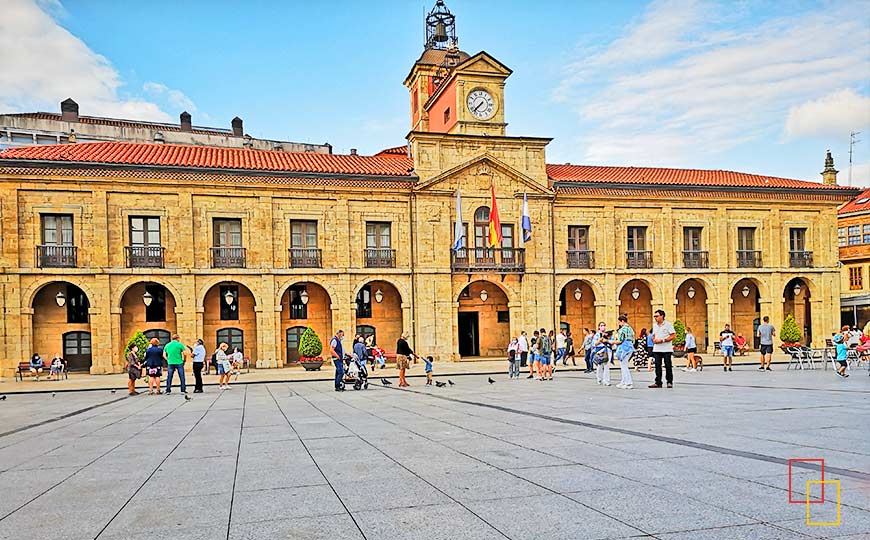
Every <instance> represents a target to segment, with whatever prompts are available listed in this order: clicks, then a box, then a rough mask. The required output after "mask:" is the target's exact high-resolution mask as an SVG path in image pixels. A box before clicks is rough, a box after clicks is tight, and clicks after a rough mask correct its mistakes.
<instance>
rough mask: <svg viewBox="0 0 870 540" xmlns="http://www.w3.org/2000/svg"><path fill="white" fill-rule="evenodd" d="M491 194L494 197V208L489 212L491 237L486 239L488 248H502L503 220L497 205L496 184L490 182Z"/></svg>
mask: <svg viewBox="0 0 870 540" xmlns="http://www.w3.org/2000/svg"><path fill="white" fill-rule="evenodd" d="M489 188H490V192H491V195H492V208H490V210H489V235H488V236H487V239H486V247H489V248H498V247H501V240H502V236H501V220H500V219H499V218H498V206H497V205H496V204H495V184H494V183H492V182H490V184H489Z"/></svg>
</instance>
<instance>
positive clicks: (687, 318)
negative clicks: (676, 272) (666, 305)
mask: <svg viewBox="0 0 870 540" xmlns="http://www.w3.org/2000/svg"><path fill="white" fill-rule="evenodd" d="M709 286H710V284H709V282H708V281H707V280H705V279H700V278H695V277H687V278H686V279H684V280H682V281H681V282H680V283H679V284H678V285H677V288H676V290H675V292H674V294H675V297H674V298H675V301H676V305H675V306H674V315H673V320H675V321H676V320H677V319H679V320H680V321H681V322H682V323H683V324H684V325H686V328H687V329H688V328H691V329H692V334H693V335H694V336H695V342H696V343H697V347H698V349H699V350H704V349H706V347H707V346H708V344H709V340H710V335H711V332H713V329H712V328H710V317H709V312H710V310H709V307H708V305H707V301H708V300H709V299H710V298H711V296H712V294H711V291H710V289H709V288H708V287H709ZM691 289H694V290H693V291H691V295H692V296H691V298H690V297H689V294H690V290H691ZM713 294H715V291H714V292H713ZM713 297H714V298H715V296H713Z"/></svg>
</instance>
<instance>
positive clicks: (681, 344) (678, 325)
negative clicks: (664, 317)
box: [674, 319, 686, 358]
mask: <svg viewBox="0 0 870 540" xmlns="http://www.w3.org/2000/svg"><path fill="white" fill-rule="evenodd" d="M674 333H675V334H677V335H676V337H675V338H674V357H675V358H682V357H684V356H686V325H685V324H683V321H681V320H680V319H677V320H676V321H674Z"/></svg>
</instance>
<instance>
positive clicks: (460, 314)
mask: <svg viewBox="0 0 870 540" xmlns="http://www.w3.org/2000/svg"><path fill="white" fill-rule="evenodd" d="M465 291H468V294H466V295H463V293H464V292H465ZM483 291H486V293H487V297H486V299H485V300H484V299H483V298H481V295H482V293H483ZM509 305H510V296H509V291H508V290H507V289H506V287H504V286H503V284H501V283H498V282H496V281H493V280H489V279H476V280H474V281H470V282H468V283H466V284H465V286H464V287H463V288H462V291H460V293H459V298H458V301H457V321H456V324H457V330H458V341H459V354H460V356H462V357H479V356H482V357H499V356H502V353H503V352H504V350H505V347H506V344H507V343H509V342H510V308H509Z"/></svg>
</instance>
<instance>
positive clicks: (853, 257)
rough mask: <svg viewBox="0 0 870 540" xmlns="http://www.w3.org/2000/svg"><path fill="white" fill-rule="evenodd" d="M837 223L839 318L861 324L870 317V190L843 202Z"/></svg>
mask: <svg viewBox="0 0 870 540" xmlns="http://www.w3.org/2000/svg"><path fill="white" fill-rule="evenodd" d="M859 201H860V202H859ZM837 226H838V231H837V238H838V246H839V252H840V253H839V256H840V263H841V268H840V290H841V291H842V294H841V297H840V298H841V321H840V322H841V324H848V325H850V326H859V327H861V328H863V327H864V325H865V324H867V322H868V321H870V190H864V191H863V192H862V193H861V194H860V195H858V196H857V197H855V199H854V200H852V201H850V202H849V203H848V204H846V205H844V206H843V208H842V209H841V210H840V212H839V219H838V220H837Z"/></svg>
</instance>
